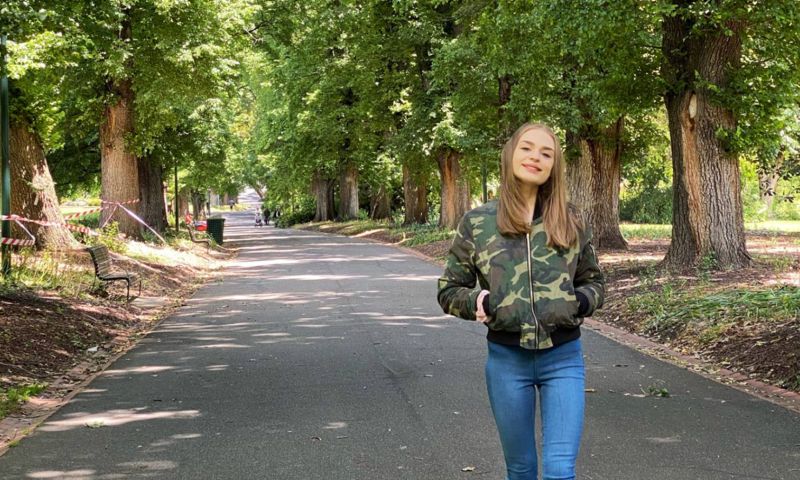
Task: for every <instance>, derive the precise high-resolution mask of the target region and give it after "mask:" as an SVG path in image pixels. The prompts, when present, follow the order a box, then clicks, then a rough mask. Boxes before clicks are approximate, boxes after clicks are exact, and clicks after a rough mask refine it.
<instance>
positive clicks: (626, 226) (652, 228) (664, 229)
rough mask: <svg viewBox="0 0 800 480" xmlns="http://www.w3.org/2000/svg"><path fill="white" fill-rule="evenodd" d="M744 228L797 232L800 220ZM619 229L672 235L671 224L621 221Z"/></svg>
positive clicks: (657, 236) (664, 236) (637, 233)
mask: <svg viewBox="0 0 800 480" xmlns="http://www.w3.org/2000/svg"><path fill="white" fill-rule="evenodd" d="M744 228H745V230H746V231H748V232H752V231H758V232H768V233H798V232H800V222H798V221H779V220H775V221H769V222H745V225H744ZM620 230H622V235H624V236H625V238H645V239H649V240H669V239H670V236H671V235H672V225H660V224H638V223H622V224H620Z"/></svg>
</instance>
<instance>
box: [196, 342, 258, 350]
mask: <svg viewBox="0 0 800 480" xmlns="http://www.w3.org/2000/svg"><path fill="white" fill-rule="evenodd" d="M191 348H199V349H208V348H250V345H240V344H238V343H213V344H211V345H195V346H193V347H191Z"/></svg>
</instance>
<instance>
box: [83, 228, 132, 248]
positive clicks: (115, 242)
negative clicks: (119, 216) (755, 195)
mask: <svg viewBox="0 0 800 480" xmlns="http://www.w3.org/2000/svg"><path fill="white" fill-rule="evenodd" d="M99 233H100V235H99V236H96V237H95V236H90V237H89V239H88V241H87V243H88V244H89V245H90V246H94V245H105V246H106V247H107V248H108V249H109V250H111V251H112V252H117V253H121V254H124V253H125V252H126V251H127V248H128V247H127V245H126V244H125V240H124V239H123V238H122V237H121V236H120V234H119V224H117V222H109V223H108V225H106V226H105V227H103V228H102V229H100V231H99Z"/></svg>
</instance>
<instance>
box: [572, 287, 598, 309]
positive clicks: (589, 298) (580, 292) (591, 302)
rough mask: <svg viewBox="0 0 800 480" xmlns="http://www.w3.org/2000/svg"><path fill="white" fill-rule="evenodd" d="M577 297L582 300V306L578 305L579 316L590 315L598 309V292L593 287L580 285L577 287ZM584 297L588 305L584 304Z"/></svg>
mask: <svg viewBox="0 0 800 480" xmlns="http://www.w3.org/2000/svg"><path fill="white" fill-rule="evenodd" d="M575 297H576V298H577V299H578V302H580V304H581V305H580V307H578V316H581V317H590V316H591V315H592V313H594V311H595V310H596V309H597V294H596V292H595V291H594V289H593V288H592V287H589V286H580V287H578V288H576V289H575ZM581 297H583V298H584V299H585V301H586V305H585V306H584V303H583V301H582V300H581Z"/></svg>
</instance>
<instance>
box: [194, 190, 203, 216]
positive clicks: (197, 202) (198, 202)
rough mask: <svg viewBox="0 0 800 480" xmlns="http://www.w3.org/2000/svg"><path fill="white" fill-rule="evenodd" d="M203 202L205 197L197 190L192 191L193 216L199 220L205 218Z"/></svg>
mask: <svg viewBox="0 0 800 480" xmlns="http://www.w3.org/2000/svg"><path fill="white" fill-rule="evenodd" d="M203 200H205V197H204V196H203V194H202V193H200V192H198V191H197V190H192V216H193V217H194V218H195V219H197V220H199V219H201V218H203V217H205V209H204V208H203V203H204V202H203Z"/></svg>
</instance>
